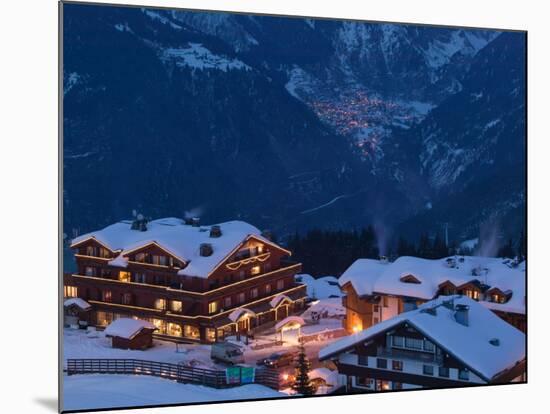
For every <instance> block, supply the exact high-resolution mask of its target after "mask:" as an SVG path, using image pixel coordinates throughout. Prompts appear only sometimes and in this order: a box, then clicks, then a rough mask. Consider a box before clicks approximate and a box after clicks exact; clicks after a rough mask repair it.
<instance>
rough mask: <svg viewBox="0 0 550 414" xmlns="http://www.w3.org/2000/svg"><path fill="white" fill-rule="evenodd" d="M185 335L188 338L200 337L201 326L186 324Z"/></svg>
mask: <svg viewBox="0 0 550 414" xmlns="http://www.w3.org/2000/svg"><path fill="white" fill-rule="evenodd" d="M183 336H185V337H186V338H193V339H198V338H200V331H199V328H197V327H196V326H193V325H184V327H183Z"/></svg>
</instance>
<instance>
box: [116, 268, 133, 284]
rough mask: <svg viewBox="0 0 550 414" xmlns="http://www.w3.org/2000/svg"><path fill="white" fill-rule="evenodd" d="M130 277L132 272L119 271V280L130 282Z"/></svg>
mask: <svg viewBox="0 0 550 414" xmlns="http://www.w3.org/2000/svg"><path fill="white" fill-rule="evenodd" d="M130 278H131V275H130V272H126V271H123V270H121V271H120V272H119V273H118V280H120V281H121V282H129V281H130Z"/></svg>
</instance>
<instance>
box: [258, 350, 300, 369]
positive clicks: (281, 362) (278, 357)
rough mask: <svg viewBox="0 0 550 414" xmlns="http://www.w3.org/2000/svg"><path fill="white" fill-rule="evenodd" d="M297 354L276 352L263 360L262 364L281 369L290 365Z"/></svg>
mask: <svg viewBox="0 0 550 414" xmlns="http://www.w3.org/2000/svg"><path fill="white" fill-rule="evenodd" d="M296 355H297V354H296V352H294V351H281V352H275V353H273V354H271V355H270V356H268V357H267V358H264V359H263V360H261V363H262V364H263V365H265V366H266V367H271V368H279V367H283V366H285V365H290V364H291V363H292V361H294V358H296Z"/></svg>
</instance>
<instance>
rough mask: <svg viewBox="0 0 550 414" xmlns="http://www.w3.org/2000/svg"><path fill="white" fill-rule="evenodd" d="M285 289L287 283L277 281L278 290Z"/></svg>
mask: <svg viewBox="0 0 550 414" xmlns="http://www.w3.org/2000/svg"><path fill="white" fill-rule="evenodd" d="M284 288H285V281H284V280H283V279H281V280H277V290H282V289H284Z"/></svg>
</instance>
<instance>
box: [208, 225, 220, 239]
mask: <svg viewBox="0 0 550 414" xmlns="http://www.w3.org/2000/svg"><path fill="white" fill-rule="evenodd" d="M221 235H222V228H221V227H220V226H218V225H214V226H212V227H210V237H214V238H215V237H221Z"/></svg>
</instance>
